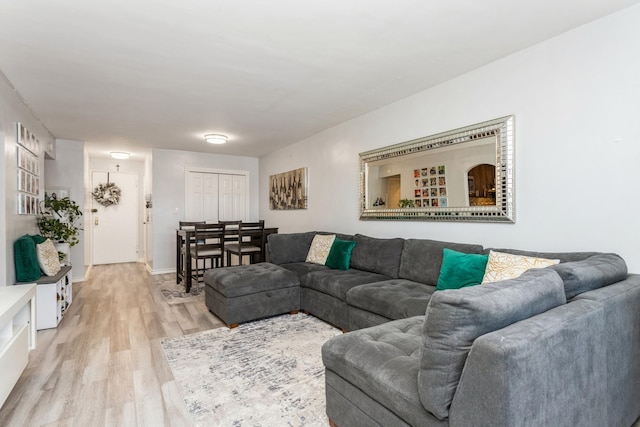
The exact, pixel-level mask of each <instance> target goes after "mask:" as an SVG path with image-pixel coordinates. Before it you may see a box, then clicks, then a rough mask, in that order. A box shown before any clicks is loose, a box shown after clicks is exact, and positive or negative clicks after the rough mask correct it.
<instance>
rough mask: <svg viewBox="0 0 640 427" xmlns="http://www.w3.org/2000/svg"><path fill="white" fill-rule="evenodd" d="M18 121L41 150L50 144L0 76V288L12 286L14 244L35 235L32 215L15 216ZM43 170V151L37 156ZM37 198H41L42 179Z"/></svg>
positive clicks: (48, 139) (46, 132)
mask: <svg viewBox="0 0 640 427" xmlns="http://www.w3.org/2000/svg"><path fill="white" fill-rule="evenodd" d="M17 122H20V123H22V124H23V125H24V126H26V127H27V129H29V130H30V131H31V132H33V133H34V134H35V135H36V137H37V138H38V139H39V140H40V143H41V145H40V146H41V147H42V148H44V146H45V145H46V144H47V143H51V142H53V136H52V135H51V134H50V133H49V132H48V131H47V129H45V128H44V127H43V126H42V125H41V124H40V122H39V121H38V120H37V119H36V118H35V117H34V116H33V114H32V113H31V111H29V109H28V108H27V106H26V105H25V104H24V103H23V102H22V100H21V99H20V97H19V96H18V95H17V94H16V92H15V90H14V89H13V87H11V85H10V84H9V83H8V82H7V81H6V80H5V79H4V76H2V75H1V74H0V149H1V150H2V151H1V152H2V155H1V156H0V241H2V242H4V244H2V245H0V286H6V285H12V284H14V283H15V277H16V276H15V266H14V261H13V242H14V241H15V240H16V239H17V238H18V237H20V236H22V235H24V234H37V233H38V227H37V226H36V217H35V215H18V214H17V208H16V200H17V196H16V192H17V178H16V170H17V148H16V147H17V144H16V123H17ZM39 159H40V170H41V171H44V152H43V151H41V152H40V153H39ZM40 183H41V185H40V197H42V195H44V191H43V190H42V189H43V188H44V186H43V181H42V176H41V178H40Z"/></svg>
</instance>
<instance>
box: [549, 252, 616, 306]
mask: <svg viewBox="0 0 640 427" xmlns="http://www.w3.org/2000/svg"><path fill="white" fill-rule="evenodd" d="M549 268H551V269H553V270H555V271H557V272H558V274H559V275H560V277H561V278H562V281H563V282H564V292H565V294H566V295H567V301H568V300H570V299H571V298H573V297H575V296H576V295H579V294H581V293H583V292H587V291H592V290H594V289H598V288H601V287H603V286H608V285H610V284H612V283H616V282H619V281H621V280H624V279H626V278H627V274H628V271H627V263H625V262H624V260H623V259H622V258H621V257H620V256H619V255H616V254H597V255H593V256H590V257H589V258H586V259H584V260H582V261H574V262H565V263H560V264H557V265H554V266H551V267H549Z"/></svg>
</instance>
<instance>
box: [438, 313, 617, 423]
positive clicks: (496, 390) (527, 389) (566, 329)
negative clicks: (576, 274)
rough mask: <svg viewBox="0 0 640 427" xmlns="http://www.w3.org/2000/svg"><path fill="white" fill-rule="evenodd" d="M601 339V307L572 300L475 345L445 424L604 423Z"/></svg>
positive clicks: (603, 344)
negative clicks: (447, 421) (447, 422)
mask: <svg viewBox="0 0 640 427" xmlns="http://www.w3.org/2000/svg"><path fill="white" fill-rule="evenodd" d="M578 303H579V304H578ZM606 333H607V332H606V330H605V316H604V311H603V309H602V307H601V305H599V304H597V303H594V302H592V301H575V302H572V303H570V304H567V305H563V306H561V307H556V308H554V309H552V310H549V311H547V312H545V313H542V314H540V315H537V316H534V317H531V318H529V319H526V320H523V321H520V322H517V323H514V324H512V325H510V326H508V327H506V328H503V329H500V330H498V331H495V332H492V333H489V334H486V335H483V336H482V337H480V338H478V339H476V340H475V341H474V343H473V346H472V347H471V351H470V353H469V356H468V358H467V362H466V364H465V367H464V370H463V372H462V377H461V379H460V383H459V385H458V388H457V389H456V393H455V395H454V398H453V402H452V404H451V410H450V414H449V421H450V425H451V426H452V427H455V426H469V425H473V426H492V427H497V426H505V427H506V426H509V427H514V426H531V425H540V426H542V425H549V426H550V425H553V426H567V427H569V426H577V425H579V426H594V427H595V426H603V425H607V407H606V393H607V378H606V375H607V371H606V366H607V364H606V350H605V342H604V340H605V334H606Z"/></svg>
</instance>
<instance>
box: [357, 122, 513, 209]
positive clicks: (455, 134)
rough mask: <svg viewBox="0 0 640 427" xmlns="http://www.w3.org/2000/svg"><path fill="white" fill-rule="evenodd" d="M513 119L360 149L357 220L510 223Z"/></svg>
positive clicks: (511, 207) (483, 123)
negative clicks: (361, 150) (370, 148)
mask: <svg viewBox="0 0 640 427" xmlns="http://www.w3.org/2000/svg"><path fill="white" fill-rule="evenodd" d="M514 120H515V119H514V116H513V115H511V116H507V117H501V118H499V119H495V120H489V121H486V122H482V123H478V124H475V125H472V126H467V127H464V128H460V129H455V130H452V131H448V132H443V133H439V134H437V135H433V136H428V137H424V138H418V139H414V140H412V141H408V142H403V143H401V144H396V145H391V146H388V147H384V148H381V149H377V150H371V151H367V152H365V153H360V206H361V209H360V219H363V220H420V221H480V222H515V206H514V197H515V189H514V153H513V150H514Z"/></svg>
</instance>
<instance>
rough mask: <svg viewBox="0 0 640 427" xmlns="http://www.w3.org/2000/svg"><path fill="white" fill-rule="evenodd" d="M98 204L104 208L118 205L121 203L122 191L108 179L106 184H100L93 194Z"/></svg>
mask: <svg viewBox="0 0 640 427" xmlns="http://www.w3.org/2000/svg"><path fill="white" fill-rule="evenodd" d="M91 195H92V196H93V198H94V199H95V200H96V202H98V203H100V204H101V205H102V206H111V205H117V204H118V203H119V202H120V196H121V195H122V190H121V189H120V187H118V186H117V185H116V184H115V183H113V182H109V180H108V179H107V183H106V184H98V186H97V187H96V188H95V189H94V190H93V193H91Z"/></svg>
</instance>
